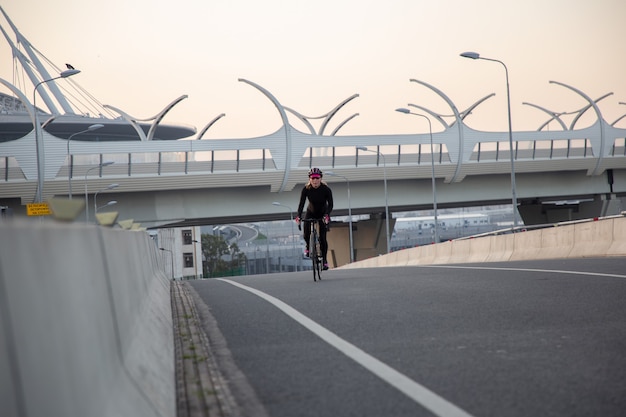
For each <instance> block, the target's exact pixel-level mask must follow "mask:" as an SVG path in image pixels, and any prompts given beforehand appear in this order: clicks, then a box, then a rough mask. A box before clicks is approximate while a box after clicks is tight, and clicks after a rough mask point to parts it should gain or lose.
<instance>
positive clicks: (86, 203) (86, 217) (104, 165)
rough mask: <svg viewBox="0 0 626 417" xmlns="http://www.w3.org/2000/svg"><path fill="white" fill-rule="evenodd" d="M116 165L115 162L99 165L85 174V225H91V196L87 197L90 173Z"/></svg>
mask: <svg viewBox="0 0 626 417" xmlns="http://www.w3.org/2000/svg"><path fill="white" fill-rule="evenodd" d="M114 163H115V162H113V161H107V162H102V163H101V164H98V165H97V166H95V167H91V168H89V169H88V170H87V172H85V223H89V196H88V195H87V176H88V175H89V172H90V171H92V170H94V169H96V168H102V167H106V166H109V165H113V164H114Z"/></svg>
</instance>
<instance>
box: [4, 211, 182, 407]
mask: <svg viewBox="0 0 626 417" xmlns="http://www.w3.org/2000/svg"><path fill="white" fill-rule="evenodd" d="M0 236H1V238H0V316H1V320H2V321H1V322H0V325H1V326H2V327H0V352H1V353H0V404H1V405H2V415H3V416H27V417H44V416H46V417H51V416H52V417H89V416H94V417H95V416H98V417H102V416H133V417H137V416H139V417H141V416H146V417H148V416H150V417H152V416H163V417H174V416H175V415H176V389H175V377H174V347H173V333H172V316H171V302H170V291H169V281H168V279H167V278H166V276H165V274H164V273H163V272H162V271H161V269H160V267H159V265H158V262H157V249H156V247H155V245H154V243H153V242H152V240H151V239H150V237H149V236H148V235H147V234H145V233H143V232H129V231H122V230H113V229H105V228H101V227H96V226H90V225H81V224H61V223H55V222H52V221H46V222H44V223H39V222H36V223H35V222H20V221H13V222H0Z"/></svg>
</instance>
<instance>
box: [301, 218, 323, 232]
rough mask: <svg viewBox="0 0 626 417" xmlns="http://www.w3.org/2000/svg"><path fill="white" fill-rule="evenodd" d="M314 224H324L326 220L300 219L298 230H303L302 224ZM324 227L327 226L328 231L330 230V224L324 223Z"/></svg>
mask: <svg viewBox="0 0 626 417" xmlns="http://www.w3.org/2000/svg"><path fill="white" fill-rule="evenodd" d="M304 222H307V223H314V222H322V223H324V218H321V219H300V223H299V224H298V230H302V224H301V223H304ZM324 225H325V226H326V230H328V229H330V227H329V226H330V225H329V224H328V223H324Z"/></svg>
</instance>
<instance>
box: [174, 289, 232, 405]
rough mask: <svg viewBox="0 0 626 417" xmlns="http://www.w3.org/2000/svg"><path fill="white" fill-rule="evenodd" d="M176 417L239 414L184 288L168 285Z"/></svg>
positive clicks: (191, 301)
mask: <svg viewBox="0 0 626 417" xmlns="http://www.w3.org/2000/svg"><path fill="white" fill-rule="evenodd" d="M170 291H171V299H172V321H173V327H174V355H175V367H176V398H177V400H176V402H177V404H176V409H177V417H234V416H237V415H238V414H239V413H238V411H237V406H236V404H235V402H234V400H233V397H232V395H231V394H230V392H229V390H228V386H227V384H226V383H225V381H223V378H222V377H221V375H220V373H219V372H218V370H217V365H216V361H215V358H214V357H213V355H212V353H211V351H210V349H209V343H208V339H207V336H206V334H205V333H204V331H203V330H202V326H201V324H200V319H199V316H198V312H197V310H196V308H195V305H194V302H193V300H192V298H191V295H190V293H189V290H188V288H187V286H186V285H185V284H184V283H183V282H176V281H172V282H171V287H170Z"/></svg>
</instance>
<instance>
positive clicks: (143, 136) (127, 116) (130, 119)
mask: <svg viewBox="0 0 626 417" xmlns="http://www.w3.org/2000/svg"><path fill="white" fill-rule="evenodd" d="M187 97H188V96H187V94H183V95H182V96H180V97H178V98H177V99H176V100H174V101H172V102H171V103H170V104H168V105H167V106H165V108H163V110H161V111H160V112H159V113H157V114H155V115H154V116H152V117H148V118H146V119H140V118H138V117H133V116H131V115H130V114H128V113H126V112H124V111H123V110H121V109H118V108H117V107H113V106H111V105H110V104H105V105H104V107H105V108H107V109H110V110H113V111H114V112H116V113H118V114H119V115H120V116H122V118H123V119H124V120H126V121H127V122H128V123H129V124H130V125H131V126H132V127H133V129H135V131H136V132H137V135H139V138H140V139H141V140H142V141H147V140H152V139H153V138H154V132H155V131H156V128H157V126H158V125H159V123H161V120H163V118H164V117H165V115H166V114H167V113H168V112H169V111H170V110H172V107H174V106H175V105H177V104H178V103H180V102H181V101H183V100H184V99H186V98H187ZM149 121H153V122H152V124H151V125H150V129H149V130H148V134H147V135H146V134H145V133H144V131H143V129H142V128H141V126H139V124H138V123H137V122H149Z"/></svg>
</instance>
